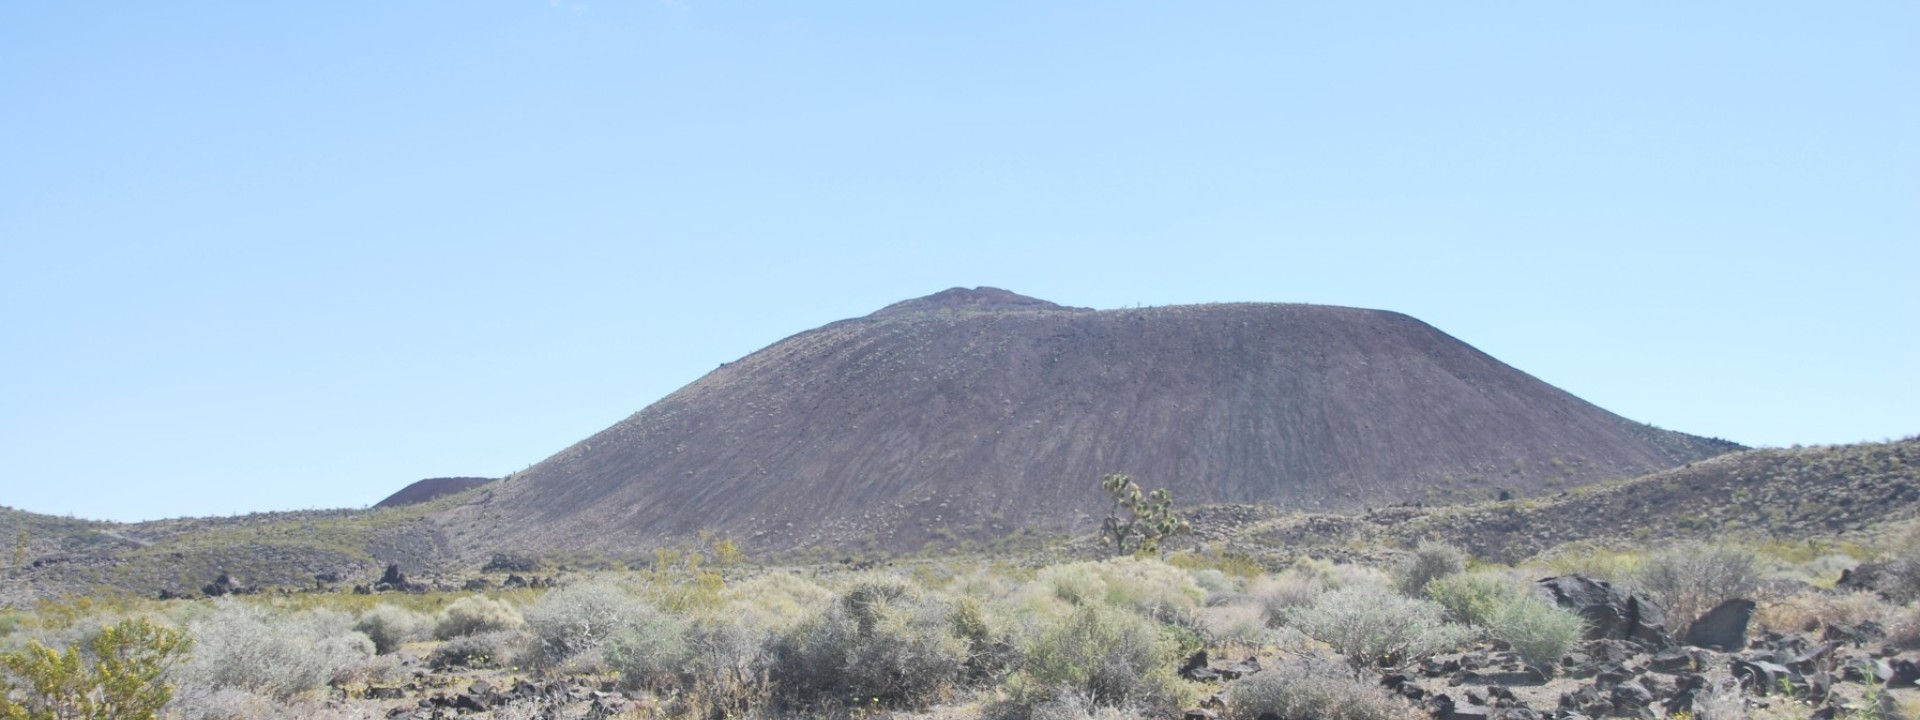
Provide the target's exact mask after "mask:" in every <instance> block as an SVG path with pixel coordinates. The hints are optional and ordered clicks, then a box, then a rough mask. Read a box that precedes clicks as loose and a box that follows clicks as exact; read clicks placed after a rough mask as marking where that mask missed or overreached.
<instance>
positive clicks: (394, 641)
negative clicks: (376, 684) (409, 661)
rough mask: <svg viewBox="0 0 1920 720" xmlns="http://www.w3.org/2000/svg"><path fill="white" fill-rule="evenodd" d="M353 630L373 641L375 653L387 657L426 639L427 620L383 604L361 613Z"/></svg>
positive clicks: (408, 611)
mask: <svg viewBox="0 0 1920 720" xmlns="http://www.w3.org/2000/svg"><path fill="white" fill-rule="evenodd" d="M353 629H355V630H358V631H360V632H362V633H364V634H366V636H367V639H369V640H372V641H373V649H374V652H377V653H379V654H381V655H385V654H387V653H390V652H393V651H395V650H398V649H400V646H401V645H403V644H406V643H409V642H413V641H415V640H424V639H426V637H427V619H426V617H425V616H422V615H421V614H420V613H417V612H414V611H412V610H408V609H406V608H399V607H394V606H392V605H388V604H386V603H381V604H379V605H375V606H373V607H371V608H368V609H367V611H366V612H363V613H360V619H359V620H357V621H355V622H354V623H353Z"/></svg>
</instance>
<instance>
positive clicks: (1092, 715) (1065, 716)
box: [1026, 693, 1145, 720]
mask: <svg viewBox="0 0 1920 720" xmlns="http://www.w3.org/2000/svg"><path fill="white" fill-rule="evenodd" d="M1144 716H1145V715H1144V713H1140V712H1137V711H1136V710H1135V709H1134V708H1117V707H1107V706H1102V705H1100V704H1099V703H1097V702H1094V700H1093V698H1090V697H1087V696H1086V695H1082V694H1079V693H1061V694H1059V695H1058V696H1056V697H1053V698H1049V699H1047V700H1046V701H1044V702H1041V703H1040V704H1038V705H1035V706H1033V708H1032V709H1031V710H1029V711H1028V712H1027V714H1026V720H1131V718H1137V717H1144Z"/></svg>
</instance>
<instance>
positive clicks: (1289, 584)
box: [1247, 570, 1327, 627]
mask: <svg viewBox="0 0 1920 720" xmlns="http://www.w3.org/2000/svg"><path fill="white" fill-rule="evenodd" d="M1326 591H1327V586H1326V583H1324V582H1322V581H1321V580H1320V578H1319V577H1317V576H1315V575H1311V574H1307V573H1300V572H1295V571H1293V570H1287V571H1285V572H1282V573H1280V574H1278V575H1262V576H1260V577H1258V578H1255V579H1254V580H1253V582H1251V583H1248V585H1247V595H1249V596H1251V597H1252V598H1253V600H1254V602H1256V603H1259V605H1260V607H1261V609H1262V611H1263V612H1264V614H1265V617H1266V621H1267V625H1268V626H1270V627H1278V626H1280V625H1282V624H1285V622H1286V614H1287V612H1288V611H1290V610H1292V609H1294V608H1298V607H1306V606H1308V605H1312V604H1313V601H1315V600H1318V599H1319V598H1320V596H1321V595H1322V594H1323V593H1325V592H1326Z"/></svg>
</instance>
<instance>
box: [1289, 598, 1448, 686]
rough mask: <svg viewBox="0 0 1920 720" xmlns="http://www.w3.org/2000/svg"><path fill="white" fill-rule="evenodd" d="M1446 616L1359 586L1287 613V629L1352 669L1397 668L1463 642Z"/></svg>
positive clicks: (1413, 601) (1421, 602)
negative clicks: (1342, 659)
mask: <svg viewBox="0 0 1920 720" xmlns="http://www.w3.org/2000/svg"><path fill="white" fill-rule="evenodd" d="M1445 615H1446V610H1445V609H1444V608H1442V607H1440V606H1439V605H1437V604H1435V603H1433V602H1429V601H1426V600H1416V599H1413V598H1409V597H1406V596H1404V595H1399V594H1396V593H1394V592H1393V591H1392V590H1388V589H1385V588H1381V587H1372V586H1366V585H1355V586H1351V587H1345V588H1341V589H1339V590H1335V591H1333V592H1329V593H1326V594H1324V595H1321V596H1320V597H1319V599H1317V600H1315V601H1314V603H1313V604H1312V605H1309V606H1307V607H1302V608H1294V609H1293V610H1291V611H1288V613H1287V623H1288V624H1289V625H1291V626H1293V627H1295V628H1298V629H1299V630H1300V631H1301V632H1303V633H1306V634H1307V635H1308V636H1309V637H1312V638H1313V639H1315V640H1319V641H1320V642H1323V643H1326V644H1327V645H1329V646H1331V647H1332V648H1333V650H1334V652H1338V653H1340V654H1341V655H1345V656H1346V658H1347V662H1348V663H1350V664H1352V665H1353V666H1354V668H1356V669H1359V668H1364V667H1369V666H1373V665H1376V664H1388V665H1395V664H1399V663H1401V662H1405V661H1408V660H1412V659H1414V658H1417V657H1420V656H1423V655H1427V654H1430V653H1433V652H1436V651H1439V650H1442V649H1445V648H1448V647H1452V646H1454V645H1457V644H1459V643H1460V642H1462V641H1464V640H1465V639H1466V638H1467V636H1468V635H1469V633H1468V632H1467V630H1466V629H1465V628H1463V627H1460V626H1458V625H1453V624H1450V623H1448V622H1446V619H1445Z"/></svg>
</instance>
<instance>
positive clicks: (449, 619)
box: [433, 595, 526, 640]
mask: <svg viewBox="0 0 1920 720" xmlns="http://www.w3.org/2000/svg"><path fill="white" fill-rule="evenodd" d="M525 625H526V621H525V620H523V619H521V617H520V611H518V610H515V609H513V606H512V605H509V604H507V602H506V601H503V600H495V599H493V598H490V597H487V596H485V595H468V596H466V597H463V598H460V599H459V600H455V601H453V603H452V604H449V605H447V609H445V610H442V611H440V619H439V621H438V622H435V623H434V625H433V636H434V637H436V638H439V639H441V640H448V639H451V638H456V637H460V636H462V635H477V634H479V633H485V632H498V631H501V630H517V629H519V628H521V627H524V626H525Z"/></svg>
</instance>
